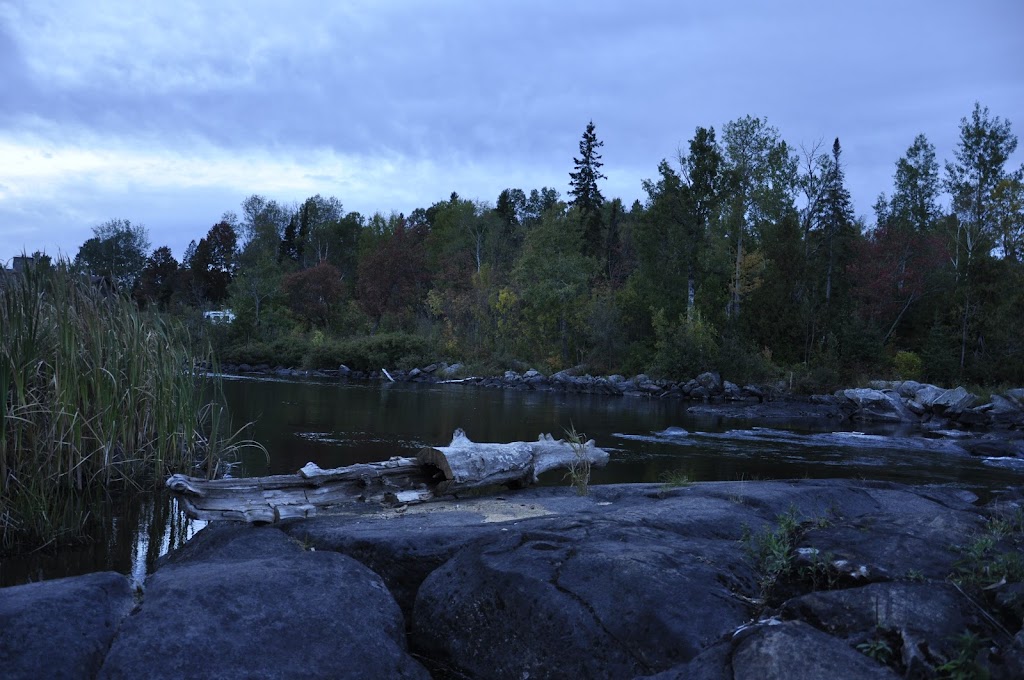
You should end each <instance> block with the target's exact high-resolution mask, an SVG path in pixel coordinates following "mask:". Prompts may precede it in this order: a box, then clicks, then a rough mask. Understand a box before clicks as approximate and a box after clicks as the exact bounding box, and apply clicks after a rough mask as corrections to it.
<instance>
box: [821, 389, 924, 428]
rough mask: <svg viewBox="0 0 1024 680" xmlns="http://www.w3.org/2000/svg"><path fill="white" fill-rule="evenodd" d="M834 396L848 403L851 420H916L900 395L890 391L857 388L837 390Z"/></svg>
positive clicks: (897, 421)
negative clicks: (850, 409)
mask: <svg viewBox="0 0 1024 680" xmlns="http://www.w3.org/2000/svg"><path fill="white" fill-rule="evenodd" d="M836 396H837V397H839V398H841V399H845V400H846V401H847V403H848V404H849V405H850V407H851V408H852V413H851V416H850V417H851V419H853V420H860V421H867V422H883V423H907V422H915V421H916V420H917V417H916V416H915V415H914V414H913V412H912V411H911V410H910V409H908V408H907V406H906V405H905V404H904V403H903V400H902V399H901V398H900V396H899V395H898V394H896V393H895V392H892V391H885V392H883V391H881V390H875V389H871V388H857V389H848V390H839V391H838V392H836Z"/></svg>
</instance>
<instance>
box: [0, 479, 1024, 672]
mask: <svg viewBox="0 0 1024 680" xmlns="http://www.w3.org/2000/svg"><path fill="white" fill-rule="evenodd" d="M1014 513H1021V515H1020V516H1024V511H1021V510H1020V499H1019V494H1018V495H1014V494H1005V495H1000V494H997V497H996V498H995V499H994V500H992V501H991V502H989V503H988V504H987V505H986V504H982V503H981V500H980V499H978V498H977V497H975V496H974V495H973V494H971V493H969V492H966V491H963V490H961V489H957V488H953V487H946V486H919V487H911V486H905V485H899V484H892V483H880V482H854V481H843V480H801V481H791V482H786V481H780V482H709V483H701V484H695V485H692V486H683V487H676V488H669V487H664V486H656V485H643V484H637V485H610V486H597V487H592V488H591V490H590V494H589V495H588V496H585V497H580V496H576V495H574V494H573V493H572V492H571V491H570V490H569V489H565V488H551V487H546V488H535V489H527V490H523V491H517V492H508V493H505V494H503V495H502V496H489V497H480V498H472V499H459V500H455V501H451V502H444V503H428V504H423V505H413V506H408V507H398V508H391V509H380V508H370V507H365V506H362V507H353V508H351V509H349V510H347V511H345V512H344V513H343V514H338V515H335V516H321V517H318V518H311V519H304V520H293V521H290V522H287V523H284V524H281V525H275V526H268V527H250V526H240V525H227V526H224V525H221V526H213V527H210V528H207V529H205V530H203V531H202V532H200V533H199V534H198V535H197V537H196V538H195V539H193V540H192V541H191V542H190V543H188V544H187V545H186V546H185V547H184V548H183V549H181V550H179V551H176V552H175V553H172V554H171V555H169V556H167V557H166V558H165V559H164V560H163V561H162V563H161V564H160V565H159V566H158V569H157V570H156V572H155V573H154V574H153V575H152V576H151V577H150V578H149V579H148V581H147V582H146V585H145V593H144V596H143V597H142V598H141V603H140V604H139V605H138V606H137V608H136V610H135V611H134V613H133V614H132V615H130V616H128V617H127V618H124V619H123V621H121V620H120V619H117V618H116V617H114V618H111V619H110V620H111V622H112V623H111V624H110V625H109V626H108V627H109V629H110V630H111V631H113V632H111V633H110V634H109V639H110V640H112V643H110V644H109V652H106V651H104V653H103V654H101V655H100V657H99V661H97V662H94V666H93V668H95V669H99V673H98V675H99V677H126V676H134V677H172V676H174V677H180V676H183V675H187V676H193V677H243V676H246V677H248V676H260V677H284V676H293V675H300V676H303V677H428V674H429V675H433V677H454V678H466V677H469V678H522V677H530V678H561V677H609V678H632V677H647V676H655V677H660V678H821V677H828V678H886V677H905V676H907V674H909V675H910V676H912V677H940V676H941V672H940V670H939V669H940V668H941V667H943V666H944V664H960V665H961V667H967V666H972V667H976V668H978V669H981V670H983V671H984V672H985V673H988V675H989V676H990V677H992V678H997V679H998V678H1013V677H1019V676H1018V675H1017V672H1018V670H1019V669H1020V668H1021V667H1022V662H1021V658H1020V656H1021V654H1022V651H1024V647H1022V644H1021V640H1022V639H1024V638H1022V637H1021V635H1022V633H1020V631H1021V629H1022V621H1021V616H1020V611H1019V608H1018V607H1017V604H1015V603H1017V598H1016V597H1015V593H1016V592H1017V591H1016V590H1015V588H1019V582H1020V573H1019V571H1014V569H1015V568H1014V567H1013V565H1012V562H1013V557H1012V555H1013V554H1015V553H1016V554H1018V556H1019V553H1020V552H1021V548H1022V546H1024V542H1022V541H1024V520H1021V525H1022V526H1017V525H1016V524H1014V521H1015V520H1013V517H1018V515H1015V514H1014ZM997 515H998V517H1000V518H1004V519H1000V520H999V521H1000V522H1001V523H999V524H994V523H993V519H992V517H994V516H997ZM1006 518H1009V519H1006ZM993 527H997V528H998V531H997V530H996V529H995V528H993ZM981 539H984V541H985V542H984V545H982V544H981V543H979V540H981ZM1007 556H1009V557H1007ZM1001 564H1002V565H1003V566H1006V567H1007V568H1006V569H1005V570H1004V572H1001V573H998V572H997V571H996V570H997V568H998V567H999V565H1001ZM95 576H98V575H93V577H95ZM93 577H80V578H79V579H67V580H66V581H67V582H68V583H62V582H59V581H55V582H52V584H48V583H42V584H34V585H33V586H20V587H17V588H12V589H7V590H4V591H0V612H5V614H4V615H5V616H8V617H23V618H17V619H16V620H17V621H21V622H25V623H21V624H19V626H18V633H17V635H18V637H15V635H14V634H13V633H11V632H10V631H11V630H12V628H11V626H10V625H5V626H4V629H3V632H2V633H0V650H7V651H6V652H5V653H6V654H7V655H8V657H11V654H12V652H11V651H10V650H15V651H14V652H13V654H14V657H12V658H14V662H18V661H24V659H20V658H18V655H19V653H20V652H19V651H17V650H19V649H21V648H22V646H24V645H28V644H29V643H28V642H26V641H32V640H36V641H38V640H42V639H45V636H46V635H47V634H48V633H47V630H48V629H47V628H46V627H45V626H46V625H51V626H52V625H53V621H54V620H59V621H60V622H61V624H60V625H61V626H64V628H62V629H61V630H63V631H65V634H67V631H70V630H72V629H73V628H74V625H73V624H71V623H66V622H65V617H64V616H59V617H58V616H57V615H56V614H51V615H50V616H49V617H48V621H49V624H47V622H46V621H42V620H33V619H28V618H24V612H25V611H26V610H31V609H32V607H33V605H32V604H31V601H30V600H27V599H24V598H23V596H21V595H20V594H19V593H20V592H23V591H20V590H19V588H35V589H36V592H37V593H43V592H45V591H48V590H50V589H51V588H52V589H53V592H54V593H55V594H57V593H60V592H64V589H66V588H68V587H69V584H70V583H75V584H80V585H76V587H81V588H84V589H86V590H88V589H89V588H90V587H94V585H95V584H94V585H93V586H90V585H89V582H87V581H86V580H85V579H90V578H93ZM102 578H106V579H108V580H109V579H110V578H115V579H121V581H122V582H123V581H124V579H123V577H112V576H110V575H107V576H103V577H102ZM1000 580H1001V581H1002V582H1000ZM55 597H56V595H55ZM124 597H128V598H129V602H130V601H131V595H130V593H121V595H118V596H116V597H115V596H114V595H110V596H108V600H109V603H113V604H116V603H118V602H121V603H122V605H121V606H122V608H123V606H124V604H123V603H124ZM119 598H120V599H119ZM109 603H108V605H106V606H108V607H110V606H113V604H109ZM62 606H64V605H62ZM67 606H68V607H71V606H72V605H70V604H69V605H67ZM113 608H114V609H116V607H113ZM99 609H102V607H99ZM69 611H71V612H74V611H75V610H73V609H69ZM12 612H13V613H12ZM73 615H74V614H72V616H73ZM8 620H10V621H14V620H15V618H9V619H8ZM118 623H120V627H119V628H118ZM85 627H86V628H88V629H90V630H91V629H93V628H96V627H100V626H99V624H89V625H86V626H85ZM114 632H116V635H115V634H114ZM29 648H30V645H29V646H25V647H24V649H26V650H28V649H29ZM104 650H105V648H104ZM25 654H26V656H25V659H27V658H28V656H27V654H28V652H27V651H26V652H25ZM104 657H105V659H104ZM100 661H102V668H101V669H100V663H99V662H100ZM14 662H12V663H14ZM64 663H66V664H68V665H66V666H65V668H67V669H73V670H70V671H69V672H68V673H66V674H65V675H64V677H94V676H95V675H96V673H95V671H94V672H90V673H80V672H79V671H78V670H77V669H78V668H79V666H77V665H74V666H72V665H70V663H71V662H70V661H66V662H64ZM51 668H52V666H51ZM948 668H949V667H948V666H947V670H948ZM942 672H946V671H942ZM47 675H48V676H51V677H59V676H60V673H59V669H57V670H55V671H54V672H52V673H47Z"/></svg>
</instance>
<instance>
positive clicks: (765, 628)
mask: <svg viewBox="0 0 1024 680" xmlns="http://www.w3.org/2000/svg"><path fill="white" fill-rule="evenodd" d="M897 677H899V676H897V675H896V674H895V673H893V672H892V671H891V670H889V669H888V668H886V667H885V666H883V665H881V664H879V663H878V662H876V661H873V660H872V659H870V658H868V657H867V656H865V655H863V654H861V653H860V652H858V651H857V650H855V649H854V648H853V647H851V646H849V645H848V644H846V643H844V642H843V641H841V640H838V639H836V638H834V637H831V636H829V635H826V634H825V633H822V632H820V631H818V630H816V629H815V628H813V627H812V626H809V625H807V624H806V623H802V622H800V621H786V622H780V621H777V620H775V619H767V620H764V621H759V622H758V623H756V624H755V625H753V626H750V627H747V628H744V629H743V630H741V631H738V632H737V633H736V635H735V636H733V637H732V638H731V639H729V640H724V641H722V642H720V643H718V644H716V645H714V646H713V647H710V648H709V649H707V650H706V651H704V652H703V653H702V654H701V655H700V656H698V657H697V658H695V659H693V660H692V661H690V662H689V663H686V664H681V665H679V666H676V667H674V668H672V669H670V670H668V671H665V672H664V673H659V674H658V675H653V676H649V678H648V680H654V679H655V678H657V680H721V679H722V678H730V679H731V680H775V679H778V680H823V679H827V680H872V679H874V678H878V679H879V680H881V679H883V678H889V679H894V678H897Z"/></svg>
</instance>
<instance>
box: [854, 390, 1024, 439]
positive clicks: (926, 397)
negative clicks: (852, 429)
mask: <svg viewBox="0 0 1024 680" xmlns="http://www.w3.org/2000/svg"><path fill="white" fill-rule="evenodd" d="M834 398H835V399H836V400H837V402H838V403H839V405H840V407H841V408H843V409H844V410H845V411H846V413H847V416H848V417H849V418H850V419H852V420H858V421H867V422H887V423H912V424H920V425H921V427H922V428H924V429H927V430H945V429H949V428H951V427H955V428H959V429H965V430H972V429H988V430H1024V388H1017V389H1011V390H1007V391H1006V392H1005V393H1003V394H993V395H992V398H991V400H990V401H988V402H986V403H979V401H980V400H979V398H978V397H977V396H976V395H974V394H971V393H970V392H968V391H967V390H966V389H964V388H963V387H956V388H953V389H945V388H942V387H937V386H936V385H929V384H927V383H919V382H915V381H913V380H905V381H892V382H886V381H876V382H873V383H871V385H870V386H869V387H867V388H857V389H846V390H839V391H837V392H836V393H835V395H834Z"/></svg>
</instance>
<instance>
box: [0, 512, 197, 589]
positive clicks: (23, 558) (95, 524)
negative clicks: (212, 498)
mask: <svg viewBox="0 0 1024 680" xmlns="http://www.w3.org/2000/svg"><path fill="white" fill-rule="evenodd" d="M204 526H206V522H202V521H199V520H192V519H189V518H188V517H186V516H185V514H184V513H183V512H181V511H180V510H179V509H178V504H177V501H175V500H174V499H173V498H171V497H169V496H168V495H167V494H163V493H144V494H138V495H134V496H132V497H131V498H127V497H125V498H120V499H111V500H108V501H106V502H104V503H102V504H98V505H97V506H96V507H95V508H94V510H93V512H92V515H91V521H90V522H89V525H88V527H87V531H86V536H85V539H84V541H83V542H81V543H79V544H77V545H73V546H69V547H65V548H61V549H60V550H59V551H52V550H41V551H38V552H35V553H31V554H28V555H19V556H18V557H16V558H10V559H5V560H2V561H0V586H11V585H19V584H23V583H31V582H34V581H42V580H46V579H54V578H63V577H65V576H76V575H79V574H87V573H90V572H95V571H117V572H120V573H122V574H126V575H128V576H129V577H130V578H131V581H132V584H133V585H141V584H142V583H143V582H144V581H145V579H146V575H147V574H149V573H150V572H151V571H152V570H153V566H154V565H155V563H156V560H157V558H159V557H160V556H161V555H164V554H166V553H167V552H168V551H170V550H172V549H174V548H177V547H180V546H182V545H184V544H185V542H186V541H188V540H189V539H190V538H192V536H194V535H195V533H196V532H197V531H199V530H200V529H202V528H203V527H204Z"/></svg>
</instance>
